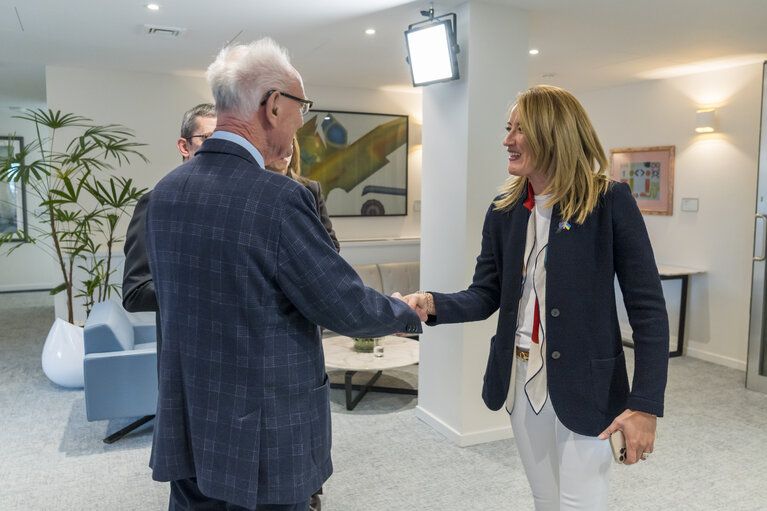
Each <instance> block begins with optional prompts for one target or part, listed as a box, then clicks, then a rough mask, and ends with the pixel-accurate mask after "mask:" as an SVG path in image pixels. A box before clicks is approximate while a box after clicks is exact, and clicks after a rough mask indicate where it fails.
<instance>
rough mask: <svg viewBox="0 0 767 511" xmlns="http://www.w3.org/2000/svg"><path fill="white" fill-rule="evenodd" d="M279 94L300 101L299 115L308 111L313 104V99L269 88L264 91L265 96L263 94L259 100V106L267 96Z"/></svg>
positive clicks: (263, 103)
mask: <svg viewBox="0 0 767 511" xmlns="http://www.w3.org/2000/svg"><path fill="white" fill-rule="evenodd" d="M275 92H276V93H277V94H281V95H283V96H285V97H286V98H289V99H292V100H293V101H298V102H299V103H301V115H306V114H308V113H309V109H310V108H311V107H312V106H313V105H314V101H310V100H308V99H301V98H297V97H296V96H293V95H291V94H288V93H287V92H281V91H278V90H276V89H271V90H268V91H266V96H264V100H263V101H262V102H261V106H264V105H265V104H266V102H267V101H268V100H269V96H271V95H272V94H274V93H275Z"/></svg>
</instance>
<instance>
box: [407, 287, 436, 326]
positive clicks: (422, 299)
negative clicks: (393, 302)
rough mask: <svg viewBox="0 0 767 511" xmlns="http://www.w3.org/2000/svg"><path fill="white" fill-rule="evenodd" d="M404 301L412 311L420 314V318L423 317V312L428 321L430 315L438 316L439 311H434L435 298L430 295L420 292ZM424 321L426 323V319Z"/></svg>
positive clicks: (408, 296) (410, 295)
mask: <svg viewBox="0 0 767 511" xmlns="http://www.w3.org/2000/svg"><path fill="white" fill-rule="evenodd" d="M404 300H405V301H406V302H407V304H408V305H409V306H410V308H411V309H413V310H414V311H416V312H418V315H419V316H421V311H423V313H424V314H425V317H426V318H427V319H428V317H429V315H432V316H436V315H437V311H436V310H435V309H434V298H433V297H432V296H431V294H430V293H424V292H423V291H418V292H417V293H412V294H409V295H407V296H406V297H405V298H404ZM423 321H426V319H424V320H423Z"/></svg>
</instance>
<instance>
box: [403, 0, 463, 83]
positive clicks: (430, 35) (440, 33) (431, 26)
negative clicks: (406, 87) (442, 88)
mask: <svg viewBox="0 0 767 511" xmlns="http://www.w3.org/2000/svg"><path fill="white" fill-rule="evenodd" d="M421 15H422V16H426V17H427V18H429V19H427V20H425V21H419V22H418V23H413V24H412V25H409V26H408V27H407V30H406V31H405V42H406V43H407V54H408V56H407V59H406V60H407V62H408V64H410V75H411V77H412V78H413V86H414V87H420V86H423V85H431V84H432V83H439V82H448V81H450V80H457V79H458V78H459V76H458V58H457V56H456V55H457V54H458V52H460V51H461V49H460V48H459V46H458V43H457V42H456V16H455V13H453V12H451V13H448V14H443V15H442V16H434V8H433V7H431V8H429V10H428V11H421Z"/></svg>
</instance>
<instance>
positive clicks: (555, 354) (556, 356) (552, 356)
mask: <svg viewBox="0 0 767 511" xmlns="http://www.w3.org/2000/svg"><path fill="white" fill-rule="evenodd" d="M560 356H561V355H560V354H559V352H558V351H552V352H551V358H553V359H554V360H557V359H559V357H560Z"/></svg>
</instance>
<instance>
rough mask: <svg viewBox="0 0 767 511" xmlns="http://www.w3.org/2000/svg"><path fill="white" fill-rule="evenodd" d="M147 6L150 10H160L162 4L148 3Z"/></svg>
mask: <svg viewBox="0 0 767 511" xmlns="http://www.w3.org/2000/svg"><path fill="white" fill-rule="evenodd" d="M146 8H147V9H149V10H150V11H159V10H160V5H159V4H146Z"/></svg>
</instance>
